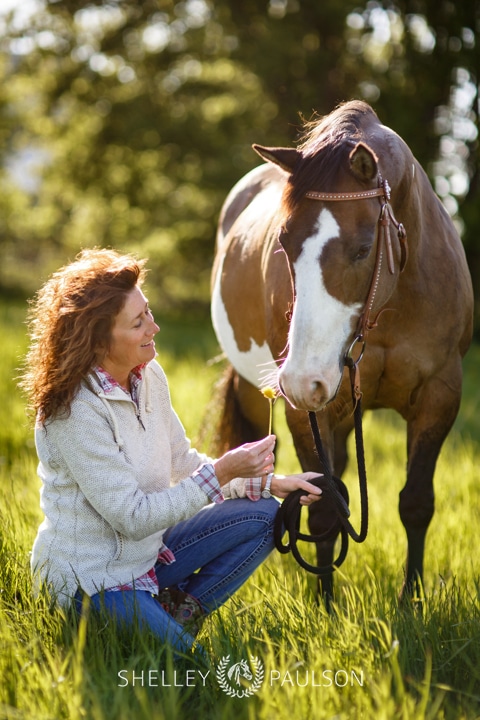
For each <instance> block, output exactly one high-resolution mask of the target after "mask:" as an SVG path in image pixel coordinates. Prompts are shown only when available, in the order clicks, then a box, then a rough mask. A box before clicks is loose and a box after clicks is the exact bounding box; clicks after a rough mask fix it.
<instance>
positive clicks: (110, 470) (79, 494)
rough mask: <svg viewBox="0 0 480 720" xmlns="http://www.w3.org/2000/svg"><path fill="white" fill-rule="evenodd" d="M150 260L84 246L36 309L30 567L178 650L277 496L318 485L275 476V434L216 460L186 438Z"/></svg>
mask: <svg viewBox="0 0 480 720" xmlns="http://www.w3.org/2000/svg"><path fill="white" fill-rule="evenodd" d="M144 264H145V263H144V261H141V260H136V259H135V258H134V257H133V256H130V255H120V254H118V253H117V252H115V251H112V250H100V249H95V250H85V251H83V252H82V253H80V255H79V256H78V257H77V259H76V260H75V261H74V262H73V263H71V264H69V265H67V266H65V267H64V268H62V269H60V270H59V271H58V272H56V273H55V274H54V275H53V276H52V277H51V278H50V279H49V280H48V281H47V283H46V284H45V285H44V286H43V288H42V289H41V290H40V291H39V293H38V295H37V298H36V302H35V303H34V305H33V307H32V311H31V318H30V320H31V326H30V327H31V346H30V350H29V353H28V355H27V363H26V374H25V376H24V380H23V382H22V385H23V387H24V388H25V389H26V390H27V392H28V394H29V397H30V400H31V406H32V409H33V410H34V411H35V413H36V418H37V421H36V428H35V441H36V447H37V453H38V457H39V476H40V478H41V480H42V483H43V485H42V489H41V507H42V510H43V512H44V515H45V519H44V521H43V523H42V524H41V526H40V528H39V530H38V534H37V537H36V540H35V543H34V546H33V553H32V570H33V572H34V576H35V579H36V584H37V587H38V584H39V583H40V582H44V583H46V584H47V585H48V586H49V587H50V588H51V589H52V590H53V592H54V594H55V597H56V598H57V600H58V602H59V603H60V604H62V605H66V604H68V603H69V602H71V601H72V600H74V601H75V602H76V604H77V607H81V601H82V597H83V595H84V594H86V595H88V596H90V602H91V604H92V605H93V606H94V607H95V608H97V609H99V608H100V607H105V608H106V610H107V612H109V613H111V614H112V615H115V616H116V617H117V618H120V619H122V620H124V621H125V622H127V623H131V622H133V619H134V617H136V618H138V620H139V621H140V623H141V624H142V625H143V626H145V627H148V628H149V629H150V631H151V632H152V633H154V634H155V635H156V636H158V637H159V638H160V639H161V640H162V641H166V642H169V643H171V644H172V645H173V646H174V647H176V648H177V649H183V650H185V649H187V648H191V647H192V645H193V643H194V638H193V635H192V632H194V626H195V622H196V621H198V619H199V618H200V617H201V616H204V615H205V614H207V613H209V612H211V611H212V610H214V609H215V608H217V607H219V606H220V605H221V604H222V603H223V602H225V600H227V598H229V597H230V596H231V595H232V593H234V592H235V591H236V590H237V589H238V588H239V587H240V585H241V584H242V583H243V582H244V581H245V580H246V579H247V578H248V577H249V575H250V574H251V573H252V572H253V571H254V570H255V568H256V567H257V566H258V565H259V564H260V563H261V562H262V561H263V560H264V559H265V558H266V557H267V555H268V554H269V553H270V551H271V550H272V547H273V542H272V524H273V520H274V517H275V514H276V511H277V508H278V503H277V501H276V500H275V499H274V498H272V497H271V495H276V496H278V497H285V496H286V495H287V494H288V493H289V492H291V491H293V490H296V489H297V488H302V489H304V490H305V491H306V492H307V494H306V495H305V496H304V499H303V502H304V503H305V504H309V503H311V502H313V501H314V500H316V499H318V497H319V494H320V491H319V489H318V488H316V487H315V486H314V485H312V484H311V483H309V482H308V480H309V479H312V477H313V474H308V473H307V474H303V475H292V476H289V477H279V476H276V475H274V474H273V463H274V456H273V447H274V442H275V437H274V436H273V435H270V436H269V437H266V438H264V439H263V440H260V441H258V442H254V443H248V444H246V445H242V446H240V447H238V448H236V449H235V450H232V451H230V452H227V453H226V454H225V455H223V456H222V457H220V458H219V459H217V460H212V459H210V458H208V457H206V456H205V455H202V454H200V453H199V452H197V451H196V450H194V449H192V448H191V447H190V443H189V441H188V439H187V438H186V436H185V431H184V429H183V427H182V425H181V423H180V421H179V419H178V417H177V415H176V414H175V412H174V410H173V409H172V406H171V403H170V396H169V391H168V385H167V381H166V378H165V375H164V372H163V370H162V369H161V367H160V365H159V364H158V363H157V362H156V360H155V355H156V353H155V342H154V337H155V335H156V334H157V332H158V331H159V326H158V325H157V324H156V323H155V321H154V319H153V315H152V313H151V311H150V309H149V307H148V302H147V299H146V297H145V295H144V294H143V292H142V282H143V280H144V276H145V269H144ZM262 495H263V496H262ZM227 498H229V501H228V502H225V503H224V502H223V501H224V499H227ZM186 620H189V621H190V624H189V629H190V632H187V624H186Z"/></svg>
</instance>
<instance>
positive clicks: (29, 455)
mask: <svg viewBox="0 0 480 720" xmlns="http://www.w3.org/2000/svg"><path fill="white" fill-rule="evenodd" d="M24 314H25V311H24V308H23V307H15V306H4V307H3V308H2V310H1V311H0V324H1V330H2V337H3V343H2V348H3V353H2V363H3V365H2V373H1V374H0V383H1V386H0V393H1V395H0V397H1V402H0V476H1V487H2V492H1V495H0V512H1V524H0V553H1V556H0V634H1V637H0V678H1V680H0V718H9V719H10V718H11V719H12V720H20V719H21V720H27V719H28V720H47V719H48V720H53V719H55V720H56V719H57V718H58V719H59V718H65V719H68V720H77V719H78V720H80V719H81V718H86V719H87V720H90V719H91V720H103V719H105V720H107V719H108V720H163V719H165V720H176V719H177V718H178V719H180V718H181V719H182V720H183V719H185V720H191V719H194V720H217V719H218V720H220V719H221V720H230V718H232V719H233V718H236V719H237V718H238V719H239V720H274V719H275V720H287V719H288V720H290V719H291V718H295V720H310V719H311V720H326V719H333V718H335V719H336V720H352V719H353V720H356V719H361V718H366V719H370V718H372V719H375V720H391V719H393V718H402V719H403V718H412V719H415V720H417V719H422V718H428V719H433V718H448V719H450V718H452V719H453V718H456V719H461V718H465V719H467V718H468V719H469V720H471V719H472V720H473V718H477V717H480V607H479V592H480V554H479V552H478V547H477V546H478V542H477V538H478V530H479V525H480V519H479V508H480V483H479V482H478V465H479V460H480V450H479V447H478V437H479V425H480V421H479V419H478V414H479V402H480V389H479V387H478V367H479V361H480V349H479V348H478V347H475V348H473V349H472V351H471V352H470V354H469V356H468V358H467V361H466V363H465V367H466V380H465V398H464V402H463V404H462V409H461V413H460V417H459V419H458V421H457V423H456V426H455V430H454V432H453V433H452V434H451V436H450V438H449V440H448V442H447V443H446V445H445V448H444V450H443V452H442V455H441V458H440V461H439V464H438V469H437V474H436V489H437V494H436V498H437V499H436V514H435V517H434V520H433V522H432V525H431V528H430V530H429V534H428V538H427V549H426V576H425V601H424V611H423V613H422V614H419V613H416V612H415V611H414V610H413V609H412V608H410V607H399V606H398V603H397V594H398V591H399V588H400V585H401V580H402V569H403V560H404V553H405V538H404V531H403V528H402V526H401V523H400V520H399V517H398V512H397V502H398V493H399V491H400V489H401V488H402V484H403V482H404V467H405V436H404V432H403V426H402V423H401V421H400V420H398V419H397V418H396V417H394V416H392V415H391V414H389V413H387V412H381V413H377V414H375V415H367V417H366V418H365V445H366V456H367V469H368V474H369V482H370V484H369V492H370V504H371V512H370V531H369V535H368V538H367V540H366V542H365V543H364V544H363V545H361V546H356V545H355V546H353V547H351V548H350V553H349V556H348V558H347V561H346V562H345V564H344V565H343V566H342V568H341V571H339V572H338V573H337V577H336V582H337V596H336V606H335V612H334V613H332V614H331V615H328V614H327V613H326V612H325V610H324V608H323V607H322V605H319V604H317V602H316V597H315V580H314V578H313V576H311V575H307V574H306V573H304V572H303V571H301V570H299V569H298V567H297V566H296V565H295V563H294V561H293V560H292V558H291V557H285V556H280V555H278V554H277V553H275V554H273V555H272V556H271V557H270V559H269V560H268V561H267V563H265V565H264V566H263V567H262V568H261V570H260V571H258V572H257V573H256V574H255V575H254V576H253V577H252V578H251V580H249V582H248V583H247V584H246V585H245V586H244V587H243V588H242V589H241V591H240V592H239V593H238V594H237V596H236V597H235V598H233V599H232V600H230V601H229V602H228V603H227V605H226V606H225V607H223V608H222V609H221V610H220V611H219V612H217V613H215V614H213V615H212V616H210V617H209V618H208V619H207V621H206V623H205V624H204V626H203V629H202V632H201V635H200V638H199V639H200V641H201V643H202V645H203V646H204V648H205V649H206V650H207V653H208V655H209V658H210V659H209V661H208V662H204V661H199V660H194V659H193V658H192V657H188V658H180V659H175V660H174V659H173V658H172V656H171V653H170V652H169V651H168V649H167V648H163V647H158V645H157V644H156V643H155V642H154V641H153V640H152V638H150V637H148V636H147V635H145V634H142V633H140V632H135V633H133V634H130V635H126V634H123V633H122V632H121V631H120V630H118V631H115V630H114V629H112V627H111V626H110V625H108V624H106V623H103V622H101V621H100V620H98V619H97V620H94V619H93V618H90V619H89V620H86V619H84V620H82V621H81V622H80V623H78V622H77V621H76V620H75V619H74V618H71V617H65V616H64V614H62V613H61V612H60V611H58V610H55V609H54V608H52V607H51V606H50V603H49V600H48V597H47V596H46V595H42V596H41V597H40V598H38V599H36V600H35V599H33V597H32V591H31V581H30V575H29V551H30V548H31V545H32V542H33V538H34V536H35V533H36V528H37V526H38V523H39V522H40V520H41V514H40V511H39V508H38V490H39V483H38V480H37V478H36V459H35V454H34V449H33V447H32V440H31V437H32V431H31V428H30V427H29V426H28V424H27V423H26V420H25V413H24V407H23V404H22V400H21V398H20V396H19V393H18V391H17V390H16V387H15V382H14V380H13V377H14V375H15V371H14V368H15V367H18V365H19V358H20V357H21V355H22V354H23V352H24V350H25V332H24V326H23V325H22V323H23V320H24ZM157 347H158V348H159V351H160V358H159V359H160V362H161V363H162V365H163V366H164V367H165V369H166V371H167V375H168V376H169V378H170V384H171V390H172V397H173V402H174V405H175V407H176V409H177V411H178V413H179V415H180V417H181V418H182V420H183V422H184V424H185V426H186V428H187V432H188V433H189V436H190V437H192V438H193V440H194V442H197V440H199V437H200V435H201V436H202V438H203V442H204V443H207V442H208V436H209V424H208V418H207V421H206V422H205V420H204V418H205V408H206V407H209V412H208V417H211V416H212V415H213V413H214V404H212V402H211V398H212V396H213V388H214V385H215V383H216V381H217V379H218V377H219V375H220V372H221V363H220V364H219V363H209V362H208V360H209V358H211V357H213V356H214V355H215V353H217V352H218V348H217V347H216V345H215V342H214V340H213V337H212V334H211V331H210V330H209V329H208V328H202V327H201V326H198V325H189V324H185V325H184V326H179V325H177V326H176V327H175V328H173V327H170V326H168V325H165V327H162V332H161V333H160V336H159V340H158V343H157ZM281 410H282V408H281V404H280V403H277V404H276V406H275V414H276V417H275V419H276V424H277V433H278V434H279V435H280V437H281V439H282V449H281V454H280V456H279V457H278V461H277V469H278V471H280V472H289V471H292V470H296V469H297V462H296V459H295V456H294V453H293V449H292V445H291V442H290V441H289V438H288V435H287V433H286V432H285V424H284V422H283V420H282V417H281ZM347 484H348V486H349V487H350V489H351V496H352V506H351V507H352V516H353V519H354V522H355V523H356V524H358V518H359V512H358V503H357V493H356V492H355V489H356V477H355V473H354V470H353V469H351V470H349V472H348V475H347ZM243 659H245V660H247V661H249V662H250V666H251V668H252V669H253V670H254V680H253V684H252V683H249V684H246V685H245V686H242V687H244V688H250V690H251V692H250V694H248V695H247V696H245V697H241V698H239V697H235V696H232V693H231V692H230V694H229V692H228V689H229V688H234V690H235V687H236V686H233V685H231V684H230V683H229V682H228V677H227V675H226V674H225V673H226V668H227V667H230V666H231V664H232V663H234V662H240V661H241V660H243ZM217 674H218V675H219V676H220V682H219V681H218V679H217V677H216V675H217ZM252 688H253V690H252Z"/></svg>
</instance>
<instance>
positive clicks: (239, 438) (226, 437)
mask: <svg viewBox="0 0 480 720" xmlns="http://www.w3.org/2000/svg"><path fill="white" fill-rule="evenodd" d="M216 403H218V404H219V405H220V406H221V416H220V419H219V422H218V427H217V433H216V439H215V448H214V451H215V453H216V454H217V455H222V454H223V453H225V452H226V451H227V450H231V449H232V448H234V447H238V445H241V444H243V443H245V442H252V441H253V440H259V439H260V438H262V437H265V435H266V434H267V433H268V417H269V407H268V402H267V400H266V399H265V398H264V397H263V395H262V394H261V393H260V392H259V390H258V389H257V388H256V387H254V386H253V385H252V384H251V383H249V382H248V381H247V380H245V379H244V378H242V377H241V376H240V375H238V373H237V372H236V371H235V370H234V368H233V367H232V366H229V367H228V368H227V370H226V372H225V374H224V377H223V378H222V380H221V382H220V384H219V387H218V391H217V394H216Z"/></svg>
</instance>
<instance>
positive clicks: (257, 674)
mask: <svg viewBox="0 0 480 720" xmlns="http://www.w3.org/2000/svg"><path fill="white" fill-rule="evenodd" d="M250 662H251V667H250V666H249V664H248V662H247V661H246V660H240V662H237V663H233V664H232V665H231V666H230V667H229V665H230V655H226V656H224V657H222V659H221V660H220V662H219V663H218V666H217V670H216V676H217V681H218V684H219V685H220V687H221V689H222V690H223V692H225V693H226V694H227V695H229V696H230V697H238V698H243V697H251V696H252V695H253V694H254V693H256V692H257V691H258V690H259V689H260V687H261V686H262V683H263V678H264V675H265V671H264V669H263V663H262V661H261V660H259V659H258V657H256V656H255V657H254V656H253V655H250ZM227 668H228V670H227ZM252 669H253V672H254V674H253V675H252V672H251V670H252ZM240 678H244V679H246V680H250V679H252V680H253V682H252V684H251V685H250V687H248V688H243V687H240ZM232 680H233V682H234V683H235V684H236V685H238V686H239V687H238V688H235V687H232V685H231V681H232Z"/></svg>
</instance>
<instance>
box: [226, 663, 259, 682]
mask: <svg viewBox="0 0 480 720" xmlns="http://www.w3.org/2000/svg"><path fill="white" fill-rule="evenodd" d="M227 676H228V679H229V680H232V678H233V680H234V682H235V683H236V684H237V685H240V678H245V680H251V679H252V678H253V675H252V672H251V670H250V668H249V666H248V663H247V661H246V660H240V662H237V663H235V664H234V665H232V667H231V668H230V669H229V671H228V673H227Z"/></svg>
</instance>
